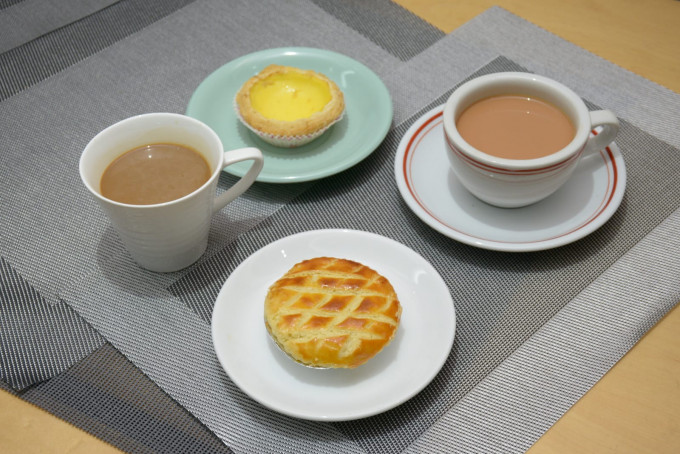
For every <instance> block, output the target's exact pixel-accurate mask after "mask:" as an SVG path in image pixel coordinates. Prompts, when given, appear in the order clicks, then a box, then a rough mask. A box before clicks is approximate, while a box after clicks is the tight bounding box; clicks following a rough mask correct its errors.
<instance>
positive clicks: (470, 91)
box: [443, 72, 591, 172]
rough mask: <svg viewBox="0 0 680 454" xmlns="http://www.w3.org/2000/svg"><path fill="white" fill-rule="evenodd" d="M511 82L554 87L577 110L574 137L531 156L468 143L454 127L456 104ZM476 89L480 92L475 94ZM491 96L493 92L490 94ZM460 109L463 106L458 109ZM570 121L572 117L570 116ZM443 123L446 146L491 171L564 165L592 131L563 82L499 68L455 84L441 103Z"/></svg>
mask: <svg viewBox="0 0 680 454" xmlns="http://www.w3.org/2000/svg"><path fill="white" fill-rule="evenodd" d="M511 82H514V83H521V84H524V85H525V86H529V85H532V84H537V85H536V86H542V87H543V88H548V89H551V90H556V93H559V95H558V96H559V97H560V98H561V99H562V100H563V101H565V102H567V103H568V104H569V105H570V106H571V107H572V108H573V112H575V114H576V117H577V118H576V119H577V120H578V124H575V125H574V127H575V129H576V132H575V134H574V138H573V139H572V140H571V142H569V144H568V145H567V146H565V147H564V148H562V149H561V150H559V151H557V152H555V153H552V154H549V155H547V156H543V157H540V158H533V159H508V158H501V157H498V156H493V155H490V154H488V153H485V152H483V151H481V150H479V149H477V148H475V147H473V146H472V145H470V144H469V143H468V142H467V141H466V140H465V139H463V137H462V136H461V135H460V133H459V132H458V129H457V128H456V127H455V121H456V118H454V115H455V110H456V106H457V105H458V104H459V103H460V102H461V101H462V100H463V99H464V98H466V97H468V96H472V97H473V100H472V101H470V102H469V103H468V104H467V105H466V106H465V108H466V107H468V106H469V105H470V104H472V103H473V102H475V101H478V100H480V99H483V98H485V97H486V96H484V95H483V94H481V93H483V92H484V91H487V90H488V89H489V87H502V86H503V85H507V84H509V83H511ZM477 93H480V94H479V95H477ZM511 93H513V94H517V91H514V92H513V91H512V90H508V94H511ZM490 96H493V95H490ZM460 110H461V111H462V110H464V108H463V109H460ZM572 121H573V119H572ZM443 126H444V133H445V140H446V141H447V142H448V145H449V147H455V149H456V150H457V151H458V152H460V153H461V154H462V155H463V156H462V158H464V159H466V160H471V161H472V164H473V165H477V166H478V167H482V168H488V170H491V171H501V172H502V171H511V172H512V171H550V170H554V169H557V168H560V167H562V166H563V165H567V164H568V163H570V162H571V161H572V160H574V159H576V158H577V157H578V156H579V155H580V153H581V152H582V151H583V149H584V146H585V143H586V141H587V140H588V137H589V135H590V132H591V126H590V117H589V113H588V109H587V107H586V105H585V103H584V102H583V100H582V99H581V98H580V97H579V96H578V95H577V94H576V93H574V91H572V90H571V89H570V88H568V87H567V86H565V85H564V84H562V83H560V82H557V81H555V80H553V79H550V78H548V77H545V76H541V75H538V74H533V73H526V72H499V73H492V74H486V75H483V76H479V77H476V78H474V79H472V80H469V81H467V82H465V83H463V84H462V85H460V86H459V87H458V88H456V89H455V90H454V91H453V93H451V95H450V96H449V98H448V99H447V101H446V104H445V105H444V113H443Z"/></svg>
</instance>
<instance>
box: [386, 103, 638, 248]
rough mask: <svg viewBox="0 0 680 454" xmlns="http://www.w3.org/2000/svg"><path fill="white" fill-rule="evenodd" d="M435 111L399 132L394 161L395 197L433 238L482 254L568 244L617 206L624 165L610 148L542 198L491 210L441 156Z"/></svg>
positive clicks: (440, 134) (438, 113)
mask: <svg viewBox="0 0 680 454" xmlns="http://www.w3.org/2000/svg"><path fill="white" fill-rule="evenodd" d="M443 108H444V106H439V107H436V108H434V109H432V110H431V111H429V112H428V113H426V114H425V115H423V116H422V117H421V118H420V119H418V121H416V122H415V123H414V124H413V125H412V126H411V127H410V128H409V130H408V131H407V132H406V134H405V135H404V137H403V138H402V140H401V142H400V143H399V148H398V149H397V156H396V159H395V165H394V173H395V177H396V180H397V186H398V187H399V192H400V193H401V196H402V197H403V199H404V201H405V202H406V204H407V205H408V206H409V208H410V209H411V210H412V211H413V212H414V213H415V214H416V215H417V216H418V217H419V218H420V219H422V220H423V221H424V222H425V223H426V224H428V225H429V226H430V227H432V228H433V229H435V230H437V231H438V232H440V233H442V234H444V235H446V236H448V237H450V238H453V239H454V240H457V241H460V242H461V243H465V244H469V245H471V246H476V247H480V248H484V249H491V250H497V251H509V252H526V251H539V250H545V249H551V248H554V247H558V246H563V245H565V244H569V243H571V242H573V241H576V240H579V239H581V238H583V237H584V236H586V235H588V234H590V233H592V232H594V231H595V230H596V229H598V228H599V227H600V226H602V224H604V223H605V222H606V221H607V220H608V219H609V218H610V217H611V216H612V215H613V214H614V213H615V212H616V209H617V208H618V207H619V205H620V204H621V200H622V199H623V193H624V191H625V188H626V166H625V164H624V162H623V156H622V155H621V152H620V150H619V148H618V146H617V145H616V144H615V143H612V144H611V145H610V146H609V147H607V148H606V149H604V150H602V151H600V153H594V154H592V155H590V156H587V157H585V158H583V159H581V162H580V163H579V166H578V167H577V168H576V170H575V171H574V174H573V176H572V177H571V178H570V179H569V181H568V182H567V183H566V184H565V185H564V186H562V187H561V188H560V189H559V190H558V191H557V192H555V193H554V194H552V195H551V196H550V197H548V198H546V199H544V200H542V201H540V202H538V203H535V204H533V205H530V206H527V207H522V208H497V207H494V206H492V205H488V204H486V203H484V202H482V201H481V200H479V199H477V198H476V197H474V196H473V195H472V194H470V193H469V192H468V191H467V190H466V189H465V188H464V187H463V186H462V185H461V184H460V182H459V181H458V179H457V178H456V176H455V174H454V173H453V170H452V169H451V166H450V164H449V160H448V158H447V156H446V148H445V144H444V131H443V125H442V111H443Z"/></svg>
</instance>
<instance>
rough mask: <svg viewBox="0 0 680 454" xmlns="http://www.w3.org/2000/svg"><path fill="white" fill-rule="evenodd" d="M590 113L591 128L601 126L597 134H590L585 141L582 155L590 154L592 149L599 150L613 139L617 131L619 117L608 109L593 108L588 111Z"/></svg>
mask: <svg viewBox="0 0 680 454" xmlns="http://www.w3.org/2000/svg"><path fill="white" fill-rule="evenodd" d="M588 114H589V115H590V124H591V129H595V128H597V127H600V126H601V127H602V131H599V132H598V133H597V135H595V136H591V137H590V138H589V139H588V142H587V143H586V146H585V149H584V150H583V155H584V156H585V155H587V154H590V153H592V152H594V151H597V152H599V151H600V150H602V149H604V148H605V147H606V146H607V145H609V144H610V143H612V142H613V141H614V138H615V137H616V135H617V134H618V133H619V119H618V118H616V115H614V113H613V112H612V111H610V110H595V111H593V112H588Z"/></svg>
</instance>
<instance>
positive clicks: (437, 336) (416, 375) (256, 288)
mask: <svg viewBox="0 0 680 454" xmlns="http://www.w3.org/2000/svg"><path fill="white" fill-rule="evenodd" d="M320 256H331V257H340V258H347V259H350V260H355V261H358V262H361V263H363V264H364V265H366V266H368V267H370V268H373V269H374V270H376V271H377V272H379V273H380V274H382V275H383V276H385V277H386V278H387V279H388V280H389V281H390V282H391V283H392V285H393V287H394V289H395V291H396V292H397V296H398V297H399V301H400V302H401V305H402V317H401V323H400V325H399V329H398V331H397V334H396V336H395V338H394V339H393V340H392V342H391V343H390V344H389V345H388V346H387V347H386V348H385V349H384V350H383V351H382V352H380V353H379V354H378V355H377V356H376V357H375V358H373V359H371V360H370V361H368V362H367V363H366V364H364V365H362V366H359V367H358V368H356V369H342V370H332V369H326V370H320V369H312V368H308V367H305V366H302V365H300V364H297V363H295V362H294V361H293V360H291V359H290V358H288V357H287V356H286V355H285V354H284V353H283V352H282V351H280V350H279V349H278V347H277V346H276V344H275V343H274V342H273V341H272V340H271V339H270V337H269V335H268V333H267V330H266V328H265V326H264V298H265V295H266V293H267V290H268V288H269V286H270V285H271V284H273V283H274V281H276V280H277V279H278V278H279V277H281V276H282V275H283V274H284V273H285V272H286V271H288V270H289V269H290V268H291V267H292V266H293V265H294V264H296V263H298V262H300V261H302V260H305V259H309V258H313V257H320ZM455 329H456V314H455V310H454V307H453V300H452V298H451V295H450V293H449V290H448V288H447V286H446V284H445V283H444V281H443V280H442V278H441V277H440V276H439V274H438V273H437V271H436V270H435V269H434V268H433V267H432V265H430V264H429V263H428V262H427V261H426V260H425V259H423V258H422V257H421V256H420V255H418V254H416V253H415V252H414V251H412V250H411V249H409V248H407V247H406V246H404V245H403V244H401V243H397V242H396V241H394V240H391V239H388V238H385V237H382V236H379V235H375V234H373V233H367V232H360V231H355V230H317V231H311V232H304V233H300V234H297V235H293V236H289V237H286V238H283V239H281V240H278V241H275V242H274V243H271V244H269V245H267V246H265V247H264V248H262V249H260V250H259V251H257V252H255V253H254V254H253V255H251V256H250V257H248V258H247V259H246V260H244V261H243V263H241V264H240V265H239V266H238V267H237V268H236V269H235V270H234V272H232V273H231V275H230V276H229V278H228V279H227V281H226V282H225V283H224V286H223V287H222V290H221V291H220V293H219V295H218V297H217V300H216V302H215V308H214V309H213V316H212V336H213V343H214V346H215V352H216V353H217V357H218V359H219V361H220V363H221V364H222V367H223V368H224V370H225V371H226V372H227V374H228V375H229V377H230V378H231V380H232V381H233V382H234V383H235V384H236V385H237V386H238V387H239V388H241V389H242V390H243V391H244V392H245V393H246V394H248V395H249V396H250V397H252V398H253V399H254V400H256V401H258V402H260V403H261V404H262V405H264V406H266V407H268V408H271V409H272V410H275V411H278V412H280V413H283V414H286V415H290V416H294V417H297V418H303V419H310V420H320V421H343V420H351V419H358V418H363V417H366V416H371V415H374V414H377V413H380V412H383V411H386V410H389V409H390V408H393V407H395V406H397V405H399V404H401V403H403V402H404V401H406V400H408V399H409V398H411V397H412V396H414V395H415V394H417V393H418V392H419V391H420V390H422V389H423V388H424V387H425V386H426V385H427V384H428V383H429V382H430V381H431V380H432V379H433V378H434V377H435V375H436V374H437V372H439V370H440V369H441V367H442V366H443V365H444V362H445V361H446V359H447V358H448V356H449V353H450V350H451V347H452V345H453V338H454V333H455Z"/></svg>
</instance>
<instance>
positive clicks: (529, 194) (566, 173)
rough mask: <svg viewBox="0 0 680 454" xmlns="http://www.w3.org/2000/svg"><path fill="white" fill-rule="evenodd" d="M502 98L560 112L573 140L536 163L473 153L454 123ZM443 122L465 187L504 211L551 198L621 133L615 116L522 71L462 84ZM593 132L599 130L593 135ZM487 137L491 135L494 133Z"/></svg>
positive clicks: (451, 155)
mask: <svg viewBox="0 0 680 454" xmlns="http://www.w3.org/2000/svg"><path fill="white" fill-rule="evenodd" d="M499 95H523V96H527V97H536V98H540V99H543V100H544V101H547V102H548V103H550V104H552V105H553V106H555V107H557V108H558V109H560V110H561V111H562V112H563V113H564V114H566V116H567V117H568V118H569V120H570V121H571V123H572V125H573V126H574V127H575V130H576V132H575V135H574V138H573V140H572V141H571V142H570V143H569V144H568V145H567V146H566V147H564V148H562V149H561V150H559V151H557V152H555V153H552V154H549V155H547V156H543V157H540V158H534V159H507V158H500V157H496V156H492V155H490V154H487V153H485V152H483V151H481V150H478V149H476V148H474V147H473V146H471V145H470V144H469V143H468V142H466V141H465V140H464V139H463V137H461V135H460V133H459V131H458V129H457V128H456V121H457V119H458V117H459V116H460V115H461V114H462V113H463V111H464V110H465V109H466V108H468V107H469V106H470V105H472V104H473V103H474V102H476V101H479V100H482V99H484V98H488V97H492V96H499ZM443 121H444V123H443V124H444V139H445V141H446V144H447V155H448V156H449V160H450V162H451V165H452V166H453V171H454V173H455V174H456V176H457V177H458V179H459V181H460V182H461V184H462V185H463V186H464V187H465V188H467V190H468V191H470V192H471V193H472V194H473V195H475V196H476V197H477V198H479V199H481V200H483V201H485V202H487V203H489V204H491V205H495V206H499V207H504V208H512V207H521V206H525V205H530V204H532V203H535V202H538V201H540V200H542V199H544V198H546V197H548V196H549V195H550V194H552V193H553V192H555V191H556V190H557V189H559V188H560V187H561V186H562V185H563V184H564V183H565V182H566V181H567V180H568V179H569V177H570V176H571V174H572V173H573V171H574V169H575V168H576V166H577V165H578V163H579V160H580V158H581V157H582V156H584V155H586V154H588V153H591V152H597V151H600V150H602V149H603V148H605V147H606V146H607V145H609V144H610V143H611V142H612V141H613V140H614V137H616V134H617V133H618V130H619V121H618V119H617V118H616V116H615V115H614V114H613V113H612V112H610V111H608V110H599V111H594V112H589V111H588V109H587V107H586V105H585V104H584V103H583V100H581V98H580V97H579V96H578V95H576V93H574V92H573V91H572V90H570V89H569V88H567V87H566V86H564V85H562V84H560V83H558V82H556V81H554V80H552V79H549V78H547V77H542V76H538V75H535V74H530V73H521V72H505V73H496V74H489V75H485V76H481V77H478V78H475V79H473V80H471V81H469V82H466V83H464V84H463V85H461V86H460V87H458V88H457V89H456V90H454V92H453V93H452V94H451V96H450V97H449V99H448V100H447V102H446V105H445V107H444V115H443ZM595 129H600V130H599V131H598V133H597V135H591V131H593V130H595ZM489 134H493V130H491V128H490V130H489Z"/></svg>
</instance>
